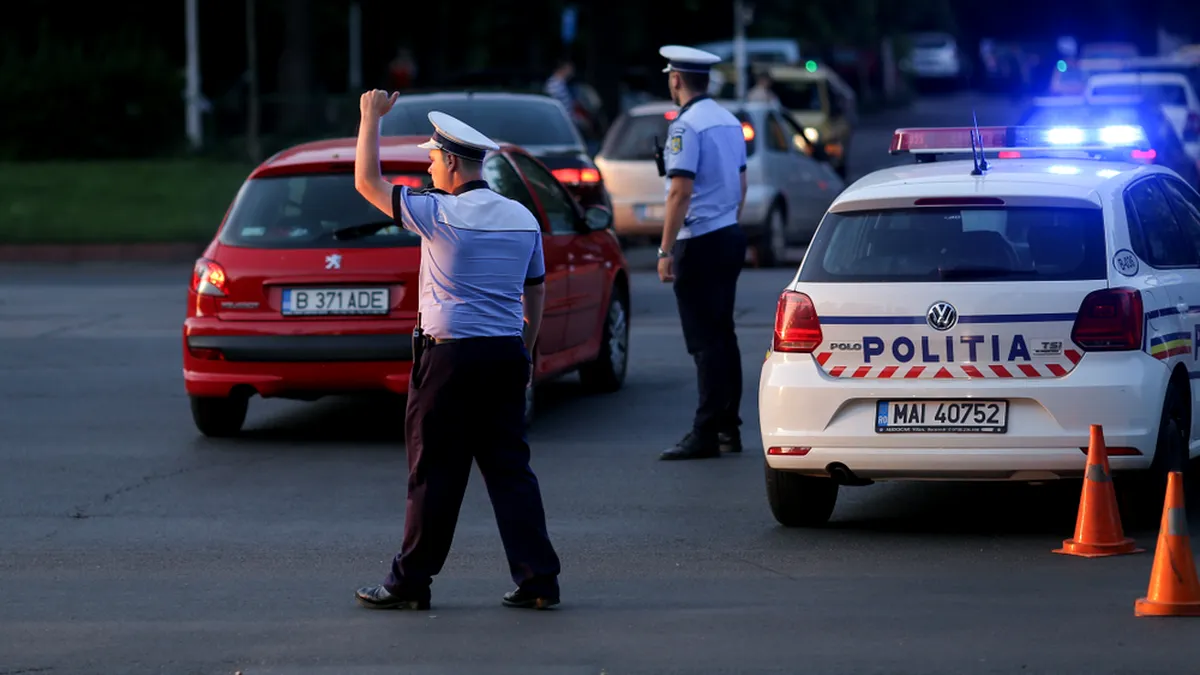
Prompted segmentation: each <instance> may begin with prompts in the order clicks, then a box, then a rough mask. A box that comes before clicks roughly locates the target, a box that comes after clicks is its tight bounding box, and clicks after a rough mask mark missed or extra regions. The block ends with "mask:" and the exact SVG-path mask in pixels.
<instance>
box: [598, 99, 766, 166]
mask: <svg viewBox="0 0 1200 675" xmlns="http://www.w3.org/2000/svg"><path fill="white" fill-rule="evenodd" d="M734 117H737V118H738V120H739V121H741V122H742V124H749V123H750V118H749V117H747V116H746V114H745V113H744V112H742V111H740V110H739V111H737V112H736V113H734ZM670 126H671V120H669V119H667V117H666V115H664V114H663V113H652V114H645V115H629V116H626V117H623V118H622V119H621V120H620V121H618V122H617V124H615V125H614V126H613V129H612V131H611V132H609V134H608V138H607V139H606V140H605V143H604V147H602V148H601V149H600V154H601V155H603V156H604V157H606V158H608V159H613V160H623V161H630V162H637V161H646V162H649V161H653V160H654V139H655V138H656V137H657V138H658V142H659V143H660V144H664V143H666V142H667V128H668V127H670ZM752 154H754V141H753V138H752V139H751V140H749V141H747V142H746V156H747V157H748V156H750V155H752Z"/></svg>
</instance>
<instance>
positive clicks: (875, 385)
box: [759, 352, 1169, 480]
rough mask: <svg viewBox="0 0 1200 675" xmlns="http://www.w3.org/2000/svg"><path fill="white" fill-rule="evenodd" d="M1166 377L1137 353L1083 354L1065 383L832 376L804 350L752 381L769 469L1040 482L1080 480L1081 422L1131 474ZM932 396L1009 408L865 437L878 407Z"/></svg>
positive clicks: (1146, 447) (1148, 446)
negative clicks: (975, 418)
mask: <svg viewBox="0 0 1200 675" xmlns="http://www.w3.org/2000/svg"><path fill="white" fill-rule="evenodd" d="M1168 380H1169V371H1168V369H1167V367H1166V365H1165V364H1164V363H1163V362H1161V361H1158V360H1157V359H1154V358H1152V357H1150V356H1148V355H1147V354H1145V353H1143V352H1133V353H1121V354H1117V353H1112V354H1087V355H1085V356H1084V358H1083V360H1082V361H1081V362H1080V363H1079V365H1078V366H1077V367H1076V368H1075V369H1074V370H1073V371H1072V372H1070V373H1069V374H1068V375H1067V376H1065V377H1056V378H1044V379H1038V380H1032V379H1015V378H1014V379H998V378H997V379H991V378H980V379H968V380H955V381H951V380H943V381H939V382H936V383H935V382H934V381H930V380H926V381H918V380H907V381H905V380H881V379H861V380H854V379H844V378H842V379H838V378H833V377H829V376H828V375H826V374H825V373H824V372H823V371H822V370H821V369H820V367H819V366H818V365H817V364H816V362H815V361H814V360H813V359H812V358H811V357H809V356H808V355H799V354H786V355H785V354H771V355H770V356H769V357H768V358H767V360H766V362H765V363H764V364H763V368H762V376H761V380H760V384H759V422H760V428H761V430H762V432H761V433H762V442H763V451H764V453H765V454H766V456H767V463H768V464H769V465H770V466H771V467H772V468H775V469H781V470H790V471H797V472H801V473H806V474H809V475H817V476H826V475H829V469H830V468H831V467H833V466H835V465H842V466H844V467H846V468H848V469H849V470H850V471H852V472H853V473H854V474H856V475H858V476H859V477H862V478H869V479H873V480H895V479H905V480H939V479H946V480H951V479H953V480H1051V479H1055V478H1069V477H1076V476H1080V475H1082V471H1083V469H1084V466H1085V463H1086V462H1085V460H1086V455H1085V451H1084V449H1085V448H1087V445H1088V439H1089V433H1090V427H1091V425H1093V424H1099V425H1102V426H1103V429H1104V436H1105V442H1106V445H1107V446H1108V447H1109V448H1114V449H1116V448H1133V449H1136V450H1137V451H1138V452H1139V453H1140V454H1135V455H1127V456H1126V455H1116V454H1114V455H1113V456H1111V457H1110V459H1109V461H1110V464H1111V466H1112V468H1113V469H1114V470H1122V469H1143V468H1146V467H1148V466H1149V464H1150V462H1151V461H1152V459H1153V456H1154V450H1155V446H1156V445H1157V437H1158V427H1159V420H1160V418H1161V414H1162V405H1163V396H1164V394H1165V391H1166V387H1167V382H1168ZM942 398H950V399H957V398H974V399H982V400H990V399H997V400H1007V401H1009V413H1008V427H1007V430H1006V432H1005V433H900V434H888V433H878V432H876V431H875V416H876V414H877V409H876V404H877V402H878V401H880V400H917V399H942ZM771 448H809V450H808V451H807V452H805V453H804V454H785V455H780V454H772V451H771ZM793 452H798V451H793ZM1121 452H1123V451H1121Z"/></svg>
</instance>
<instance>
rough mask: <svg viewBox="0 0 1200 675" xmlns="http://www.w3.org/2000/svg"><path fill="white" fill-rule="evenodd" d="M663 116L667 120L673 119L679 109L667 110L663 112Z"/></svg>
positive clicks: (677, 114)
mask: <svg viewBox="0 0 1200 675" xmlns="http://www.w3.org/2000/svg"><path fill="white" fill-rule="evenodd" d="M663 117H665V118H667V119H669V120H673V119H675V118H676V117H679V111H678V110H668V111H667V112H665V113H663Z"/></svg>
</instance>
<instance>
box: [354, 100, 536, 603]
mask: <svg viewBox="0 0 1200 675" xmlns="http://www.w3.org/2000/svg"><path fill="white" fill-rule="evenodd" d="M395 98H396V96H395V95H393V96H392V97H390V98H389V97H388V96H387V95H386V94H385V93H384V92H382V91H378V90H376V91H372V92H367V93H366V94H364V95H363V98H362V102H361V106H362V126H361V127H360V128H359V134H358V150H357V153H358V154H357V156H356V160H355V167H354V172H355V185H356V187H357V188H358V191H359V192H360V193H361V194H362V195H363V196H364V197H365V198H366V199H367V200H368V201H370V202H371V203H372V204H374V205H375V206H376V207H377V208H378V209H379V210H380V211H383V212H384V213H386V214H388V215H389V216H391V217H392V218H393V219H394V220H395V222H396V224H397V225H400V226H402V227H404V228H405V229H408V230H410V231H412V232H415V233H416V234H419V235H420V236H421V276H420V293H421V296H420V314H419V315H418V326H417V330H416V332H414V335H413V369H412V377H411V382H410V385H409V394H408V409H407V411H406V413H407V414H406V418H405V430H406V434H407V439H406V440H407V443H406V445H407V450H408V467H409V475H408V510H407V515H406V518H405V523H404V543H403V545H402V548H401V551H400V553H399V554H398V555H397V556H396V557H395V560H394V561H393V562H392V569H391V573H390V574H389V575H388V577H387V579H386V580H385V581H384V583H383V584H381V585H379V586H373V587H366V588H361V589H359V590H358V592H357V594H356V597H357V598H358V601H359V602H360V603H361V604H363V605H365V606H367V607H372V608H380V609H427V608H428V607H429V605H430V586H431V584H432V583H433V576H434V575H436V574H437V573H438V572H439V571H441V569H442V565H443V564H444V562H445V560H446V556H447V555H448V553H449V551H450V545H451V541H452V539H453V537H454V529H455V525H456V524H457V521H458V512H459V508H460V506H461V505H462V500H463V494H464V492H465V491H466V488H467V479H468V477H469V475H470V472H471V461H472V459H473V460H474V461H475V462H476V463H477V464H478V465H479V472H480V473H481V474H482V475H483V480H484V482H485V483H486V485H487V490H488V495H489V496H490V498H491V501H492V507H493V509H494V510H495V512H496V522H497V524H498V526H499V529H500V538H501V540H502V541H503V543H504V552H505V554H506V555H507V557H508V564H509V569H510V571H511V572H512V578H513V581H514V582H515V583H516V584H517V588H516V590H514V591H512V592H510V593H507V594H506V595H505V596H504V604H505V605H506V606H509V607H528V608H539V609H541V608H546V607H550V606H553V605H556V604H558V601H559V587H558V575H559V560H558V556H557V554H556V553H555V551H554V547H553V546H552V545H551V543H550V538H549V536H548V535H547V532H546V516H545V513H544V511H543V508H542V497H541V491H540V488H539V487H538V481H537V477H536V476H535V475H534V473H533V471H532V470H531V469H530V466H529V445H528V444H527V443H526V439H525V387H526V385H527V384H528V383H529V380H530V377H531V376H532V367H531V360H530V355H529V346H531V345H533V344H534V342H535V340H536V339H537V333H538V330H539V328H540V326H541V320H542V308H543V303H544V300H545V290H544V289H545V286H544V285H543V281H544V278H545V274H546V269H545V262H544V260H543V257H542V235H541V228H540V226H539V223H538V221H537V220H536V218H535V217H534V216H533V214H532V213H530V212H529V210H528V209H526V208H525V207H524V206H523V205H521V204H520V203H518V202H516V201H513V200H510V199H507V198H505V197H502V196H500V195H499V194H497V193H495V192H493V191H492V190H491V189H489V187H488V184H487V182H486V181H484V180H483V179H482V178H481V175H482V174H481V169H482V161H483V159H484V157H485V156H486V153H487V151H488V150H495V149H497V147H498V146H497V145H496V144H495V143H493V142H492V141H491V140H490V139H488V138H487V137H486V136H484V135H483V134H481V133H479V132H478V131H476V130H475V129H472V128H471V127H469V126H467V125H466V124H464V123H462V122H460V121H459V120H456V119H454V118H453V117H451V116H449V115H446V114H443V113H440V112H436V111H435V112H431V113H430V114H429V120H430V122H432V123H433V125H434V133H433V137H432V138H431V139H430V140H429V141H427V142H426V143H423V144H421V146H420V147H422V148H426V149H428V150H429V156H430V165H429V173H430V174H431V175H432V176H433V185H434V189H432V190H412V189H410V188H408V187H405V186H393V185H391V184H390V183H388V182H387V181H386V180H384V178H383V177H382V175H381V172H380V165H379V118H380V117H382V116H383V115H384V114H386V113H387V111H388V110H390V109H391V106H392V103H394V101H395Z"/></svg>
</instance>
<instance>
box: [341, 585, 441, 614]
mask: <svg viewBox="0 0 1200 675" xmlns="http://www.w3.org/2000/svg"><path fill="white" fill-rule="evenodd" d="M354 597H356V598H358V604H360V605H362V606H363V607H369V608H371V609H429V598H406V597H404V596H400V595H392V594H391V593H390V592H389V591H388V589H386V588H384V587H383V586H365V587H363V588H360V589H358V591H357V592H356V593H355V594H354Z"/></svg>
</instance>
